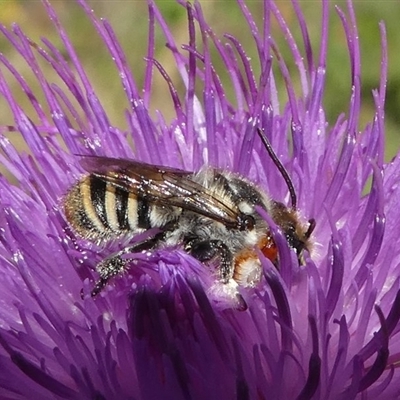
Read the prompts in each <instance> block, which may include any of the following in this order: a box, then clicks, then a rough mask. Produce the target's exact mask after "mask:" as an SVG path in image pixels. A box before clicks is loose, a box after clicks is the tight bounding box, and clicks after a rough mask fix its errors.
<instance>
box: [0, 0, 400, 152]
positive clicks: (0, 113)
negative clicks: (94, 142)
mask: <svg viewBox="0 0 400 400" xmlns="http://www.w3.org/2000/svg"><path fill="white" fill-rule="evenodd" d="M155 2H156V4H157V5H158V7H159V8H160V10H161V12H162V13H163V15H164V18H165V19H166V20H167V22H168V25H169V27H170V29H171V30H172V31H173V32H174V35H175V39H176V42H177V44H178V45H180V44H183V43H187V19H186V12H185V9H184V8H183V7H181V6H179V5H178V4H177V3H176V2H175V1H174V0H155ZM88 3H89V5H90V6H91V7H92V8H93V9H94V11H95V13H96V15H97V16H99V17H104V18H106V19H107V20H108V21H109V22H110V23H111V25H112V26H113V27H114V30H115V31H116V34H117V37H118V38H119V40H120V42H121V44H122V47H123V48H124V50H125V52H126V55H127V58H128V62H129V65H130V66H131V69H132V72H133V75H134V77H135V79H136V80H137V82H138V84H139V87H141V82H142V81H143V74H144V71H145V61H144V60H143V57H144V56H145V54H146V50H147V33H148V31H147V29H148V16H147V4H146V1H145V0H111V1H106V0H103V1H95V0H94V1H90V0H89V1H88ZM299 3H300V6H301V8H302V10H303V12H304V14H305V18H306V20H307V22H308V29H309V32H310V34H311V40H312V43H313V45H314V50H315V54H314V57H315V59H317V58H318V48H319V47H318V43H319V40H320V21H321V18H320V16H321V4H320V0H312V1H305V0H299ZM51 4H52V5H53V7H54V8H55V10H56V12H57V14H58V15H59V18H60V19H61V21H62V23H63V25H64V27H65V30H66V31H67V32H68V34H69V37H70V39H71V41H72V42H73V43H74V45H75V48H76V51H77V53H78V55H79V57H80V60H81V62H82V64H83V65H84V67H85V69H86V73H87V75H88V77H89V78H90V80H91V82H92V84H93V86H94V87H95V90H96V92H97V94H98V96H99V97H100V99H101V100H102V101H103V104H104V107H105V108H106V110H107V112H108V114H109V116H110V120H111V121H112V123H114V124H117V125H118V126H120V127H121V128H123V129H124V128H126V122H125V117H124V109H125V107H126V100H125V97H124V94H123V92H122V89H121V86H120V80H119V77H118V74H117V71H116V70H115V68H114V65H113V63H112V60H111V59H110V57H109V55H108V53H107V51H106V49H105V47H104V46H103V45H102V42H101V40H100V39H99V37H98V36H97V34H96V32H95V30H94V28H93V26H92V25H91V23H90V21H89V19H88V18H87V16H86V15H85V13H84V12H83V11H82V9H81V8H80V7H79V6H78V5H77V4H75V1H72V0H53V1H51ZM200 4H201V6H202V9H203V12H204V14H205V17H206V20H207V21H208V23H209V24H210V25H211V26H212V27H213V28H214V29H215V31H216V33H217V34H218V35H222V34H223V33H230V34H233V35H234V36H236V37H237V38H238V39H239V40H240V41H241V43H242V44H243V46H244V48H245V50H246V51H247V52H248V55H249V56H250V57H252V59H255V60H256V59H257V57H256V48H255V45H254V42H253V41H252V37H251V34H250V32H249V29H248V26H247V25H246V24H245V21H244V19H243V17H242V15H241V13H240V10H239V8H238V7H237V5H236V2H235V1H234V0H200ZM247 4H248V6H249V9H250V10H251V12H252V13H253V15H254V16H255V18H256V20H258V22H259V23H260V24H261V17H262V4H263V1H262V0H250V1H247ZM276 4H277V5H278V6H279V9H280V10H281V13H282V14H283V16H284V18H285V19H286V21H287V23H288V25H289V26H290V28H291V30H292V32H293V34H294V35H295V37H296V38H297V42H298V44H299V46H300V48H301V50H303V47H302V44H301V43H302V42H301V41H300V30H299V27H298V23H297V19H296V16H295V15H294V12H293V7H292V4H291V2H290V1H288V0H276ZM334 4H337V5H338V6H339V7H341V8H342V9H343V10H346V3H345V2H344V1H334V0H332V1H331V18H330V28H329V29H330V35H329V55H328V62H327V86H326V91H325V96H324V105H325V110H326V113H327V119H328V122H329V123H330V124H333V123H334V122H335V121H336V119H337V117H338V115H339V114H341V113H345V114H347V113H348V107H349V99H350V94H351V86H350V64H349V57H348V48H347V43H346V39H345V36H344V33H343V27H342V25H341V21H340V19H339V17H338V15H337V13H336V11H335V8H334ZM354 7H355V11H356V17H357V21H358V31H359V37H360V43H361V67H362V85H363V86H362V115H361V124H360V127H359V128H360V130H362V129H363V127H364V125H365V123H367V122H370V121H372V119H373V115H374V105H373V98H372V94H371V91H372V89H373V88H377V87H378V86H379V78H380V56H381V49H380V33H379V26H378V24H379V22H380V21H384V22H385V24H386V28H387V36H388V52H389V81H388V87H387V100H386V120H385V123H386V132H387V150H386V160H390V159H391V158H392V157H393V156H394V155H395V154H396V153H397V151H398V148H399V144H400V131H399V128H398V127H399V123H400V113H399V110H400V107H399V105H400V71H399V65H400V51H399V47H400V29H399V28H398V21H399V17H400V2H399V1H393V2H392V1H390V2H389V1H388V2H386V1H385V2H375V1H355V2H354ZM0 22H1V23H2V24H3V25H6V26H7V27H10V26H11V24H12V23H13V22H16V23H18V24H19V25H20V26H21V27H22V28H23V30H24V32H25V33H26V34H27V35H28V36H29V37H31V38H32V39H33V40H34V41H36V42H39V41H40V37H46V38H48V39H49V40H50V41H51V42H53V43H54V44H55V45H56V47H58V48H59V49H63V45H62V43H61V40H60V38H59V37H58V33H57V31H56V29H55V28H54V26H53V24H52V22H51V21H50V19H49V17H48V16H47V14H46V11H45V9H44V8H43V5H42V4H41V2H40V1H32V0H0ZM259 26H261V25H259ZM273 29H274V32H275V34H274V38H275V40H276V41H277V42H278V44H279V47H280V50H281V52H282V54H283V55H284V59H285V61H286V62H287V63H288V66H289V69H290V71H292V76H293V79H294V80H295V81H296V79H297V84H296V86H297V87H298V88H299V85H298V75H297V73H296V69H295V66H294V64H293V60H292V58H291V56H289V52H288V48H287V45H286V43H285V41H284V38H283V34H282V33H281V31H280V30H279V28H278V27H277V24H276V23H275V24H274V27H273ZM156 33H157V36H156V39H157V45H156V49H157V50H156V58H157V59H158V60H159V61H160V62H161V64H162V65H163V66H164V67H165V68H166V69H167V71H168V73H169V74H170V76H171V77H172V79H173V81H174V83H175V84H177V86H179V83H178V82H179V77H178V75H177V71H176V69H175V64H174V62H173V60H172V57H171V54H170V52H169V50H168V49H166V48H165V46H164V44H165V39H164V38H163V37H162V35H161V32H160V30H159V29H157V31H156ZM62 51H63V52H64V54H65V51H64V50H62ZM0 52H2V53H3V54H4V55H5V56H6V57H7V58H8V59H9V60H10V62H11V63H13V64H14V65H18V69H19V71H20V72H21V73H22V74H23V75H24V77H25V78H26V79H27V80H28V82H30V84H32V86H33V87H34V88H38V85H37V83H35V82H34V81H31V78H32V73H31V72H30V70H29V66H28V65H26V64H25V63H24V62H23V61H22V59H21V58H20V57H19V56H18V55H17V54H16V52H15V50H13V49H12V47H11V46H10V44H9V43H8V42H7V41H6V40H5V39H4V37H3V36H2V35H0ZM285 54H286V55H287V57H285ZM254 66H255V69H256V68H257V67H256V64H254ZM43 68H46V65H45V64H44V63H43ZM217 70H218V68H217ZM223 71H224V70H223V66H222V65H221V66H220V70H219V72H220V76H221V77H223V75H224V74H223ZM49 74H52V72H51V71H49ZM46 76H47V75H46ZM154 79H155V80H156V82H157V85H156V86H155V90H154V92H153V94H152V106H153V111H154V110H156V109H159V110H160V111H161V112H162V113H163V114H164V115H166V116H167V117H166V118H167V119H168V116H169V117H171V116H172V114H171V113H172V109H171V108H169V107H170V103H171V102H170V98H169V94H166V90H167V86H166V84H165V82H164V81H163V79H162V78H161V77H160V76H159V74H158V73H156V74H155V76H154ZM54 81H55V82H59V80H57V78H54ZM15 90H16V93H17V95H20V94H18V85H17V84H15ZM38 91H39V90H38ZM280 92H281V93H282V95H283V96H284V95H285V90H284V88H282V90H280ZM35 94H36V92H35ZM38 97H39V98H40V96H38ZM166 99H167V101H166ZM232 100H233V99H232ZM24 102H25V99H24V98H23V96H21V103H22V104H25V103H24ZM26 107H29V106H28V105H27V106H26ZM9 124H13V120H12V118H11V116H10V112H9V110H8V109H7V107H6V106H5V104H4V101H3V100H0V125H9ZM10 135H11V136H13V134H10ZM14 135H15V134H14Z"/></svg>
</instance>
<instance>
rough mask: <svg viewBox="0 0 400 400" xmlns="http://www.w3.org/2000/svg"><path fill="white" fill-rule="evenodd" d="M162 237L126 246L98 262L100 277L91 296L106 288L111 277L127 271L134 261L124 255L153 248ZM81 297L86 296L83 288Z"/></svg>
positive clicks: (157, 236) (158, 236) (97, 268)
mask: <svg viewBox="0 0 400 400" xmlns="http://www.w3.org/2000/svg"><path fill="white" fill-rule="evenodd" d="M160 238H161V235H156V236H155V237H152V238H149V239H146V240H144V241H142V242H139V243H136V244H134V245H132V246H129V247H126V248H125V249H123V250H121V251H119V252H118V253H115V254H113V255H112V256H110V257H107V258H106V259H104V260H103V261H101V262H100V263H99V264H97V265H96V271H97V272H98V273H99V274H100V278H99V279H98V280H97V281H96V283H95V285H94V287H93V289H92V290H91V292H90V296H91V297H95V296H97V295H98V294H99V293H100V292H101V291H102V290H103V289H104V287H105V286H106V284H107V282H108V281H109V280H110V279H111V278H113V277H114V276H116V275H119V274H121V273H123V272H124V271H125V269H126V266H127V265H128V264H129V263H130V262H131V261H132V260H131V259H129V258H124V257H123V256H124V255H125V254H129V253H138V252H140V251H144V250H149V249H152V248H154V247H155V246H156V245H157V243H158V241H159V240H160ZM81 297H82V298H84V294H83V290H81Z"/></svg>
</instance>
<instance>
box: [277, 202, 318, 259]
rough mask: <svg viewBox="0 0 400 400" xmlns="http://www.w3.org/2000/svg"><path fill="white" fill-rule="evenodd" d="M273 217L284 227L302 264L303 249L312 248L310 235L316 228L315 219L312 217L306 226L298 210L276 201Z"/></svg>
mask: <svg viewBox="0 0 400 400" xmlns="http://www.w3.org/2000/svg"><path fill="white" fill-rule="evenodd" d="M272 209H273V213H272V218H273V220H274V221H275V223H276V224H277V225H278V226H279V227H280V228H281V229H282V231H283V233H284V234H285V236H286V240H287V242H288V244H289V246H290V247H291V248H292V249H294V251H295V252H296V254H297V258H298V260H299V263H300V264H303V263H304V262H303V258H302V254H303V250H309V248H310V240H309V239H310V236H311V234H312V232H313V231H314V228H315V220H314V219H310V220H309V221H308V224H307V225H306V226H305V225H304V224H303V223H302V222H301V221H300V220H299V217H298V214H297V212H296V210H293V209H292V208H288V207H286V206H285V205H284V204H282V203H279V202H274V206H273V208H272Z"/></svg>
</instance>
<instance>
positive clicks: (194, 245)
mask: <svg viewBox="0 0 400 400" xmlns="http://www.w3.org/2000/svg"><path fill="white" fill-rule="evenodd" d="M185 249H186V251H187V252H188V253H189V254H190V255H192V256H193V257H194V258H196V259H197V260H199V261H201V262H203V261H210V260H211V259H213V258H215V257H218V258H219V260H220V266H219V274H220V278H221V280H222V282H223V283H228V282H229V280H230V279H232V277H233V272H234V270H233V264H232V253H231V251H230V250H229V249H228V247H227V245H226V244H225V243H224V242H222V241H221V240H199V239H193V240H189V241H188V242H187V244H186V246H185Z"/></svg>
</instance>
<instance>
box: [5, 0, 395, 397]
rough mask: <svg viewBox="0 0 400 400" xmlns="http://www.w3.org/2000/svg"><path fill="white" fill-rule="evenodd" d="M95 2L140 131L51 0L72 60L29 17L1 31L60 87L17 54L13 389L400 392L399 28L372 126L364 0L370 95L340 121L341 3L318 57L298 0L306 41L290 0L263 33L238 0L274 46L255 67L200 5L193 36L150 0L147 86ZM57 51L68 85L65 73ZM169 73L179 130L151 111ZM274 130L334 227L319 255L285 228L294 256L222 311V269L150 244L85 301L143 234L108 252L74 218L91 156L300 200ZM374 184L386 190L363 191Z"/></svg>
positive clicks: (146, 393) (12, 150) (295, 173)
mask: <svg viewBox="0 0 400 400" xmlns="http://www.w3.org/2000/svg"><path fill="white" fill-rule="evenodd" d="M79 3H80V4H81V6H82V8H83V9H84V10H85V12H86V14H87V16H88V18H90V20H91V21H92V22H93V24H94V26H95V27H96V29H97V31H98V33H99V35H100V36H101V38H102V39H103V41H104V46H105V47H106V48H107V49H108V51H109V52H110V55H111V57H112V58H113V60H114V62H115V65H116V68H117V70H118V72H119V76H120V78H121V83H122V86H123V88H124V91H125V93H126V97H127V100H128V104H129V107H128V109H127V110H126V111H125V115H126V120H127V123H128V127H129V128H128V130H127V132H125V131H123V130H121V129H119V128H118V127H115V126H113V125H112V124H111V123H110V121H109V119H108V118H107V115H106V113H105V111H104V109H103V107H102V103H101V99H99V98H98V97H97V96H96V93H95V92H94V90H93V88H92V86H91V84H90V80H89V78H88V76H87V75H86V72H85V70H84V68H83V66H82V65H81V64H80V62H79V60H78V57H77V56H76V53H75V51H74V48H73V45H72V43H71V42H70V41H69V39H68V36H67V34H66V33H65V31H64V29H63V27H62V25H61V23H60V21H59V20H58V18H57V15H56V14H55V12H54V10H53V9H52V7H51V5H50V4H49V3H48V2H45V3H44V6H45V8H46V10H47V12H48V14H49V16H50V18H51V19H52V20H53V22H54V24H55V26H56V28H57V30H58V32H59V34H60V37H61V40H62V42H63V45H64V48H65V54H67V59H68V61H67V60H66V59H65V58H64V56H63V55H62V53H61V52H60V50H59V49H57V48H56V47H55V46H54V45H53V44H51V43H50V42H49V41H48V40H46V39H43V42H42V43H41V44H40V45H39V44H36V43H34V42H33V41H31V40H30V39H29V38H28V37H26V36H25V34H24V33H23V31H22V30H21V28H20V27H19V26H17V25H14V26H13V27H12V28H11V30H9V29H7V28H6V27H4V26H1V27H0V30H1V32H2V34H3V35H4V37H5V38H6V39H7V40H8V41H9V43H10V44H11V45H12V46H14V48H15V52H16V53H18V54H20V55H21V56H22V57H23V58H24V59H25V60H26V62H27V63H28V65H29V66H30V67H31V69H32V72H33V73H34V75H35V77H36V79H37V81H38V83H39V85H40V87H41V89H42V91H43V94H44V100H43V101H41V102H39V100H38V97H37V94H35V93H34V91H33V89H32V88H30V87H29V86H28V84H27V83H26V82H25V80H24V78H23V76H22V75H21V73H20V72H19V71H18V70H17V69H16V68H15V67H14V66H13V65H12V64H11V62H10V61H9V60H7V59H6V58H5V57H4V56H3V55H0V94H1V96H2V98H3V99H4V100H5V101H6V103H7V104H8V106H9V109H10V115H11V116H12V119H13V121H6V122H5V123H4V124H2V125H1V126H0V129H1V131H0V146H1V152H0V161H1V163H2V165H3V166H4V167H5V168H6V169H7V170H8V171H9V173H10V174H11V175H12V176H13V181H15V182H17V183H10V181H9V180H8V179H6V178H5V177H4V176H1V177H0V202H1V209H0V226H1V231H0V232H1V234H0V239H1V242H0V268H1V275H2V281H1V283H0V287H1V288H0V293H1V296H0V300H1V307H0V344H1V347H0V398H2V399H3V398H4V399H28V398H29V399H86V398H87V399H93V398H96V399H174V400H177V399H205V398H221V399H233V398H237V399H335V400H336V399H343V400H345V399H346V400H347V399H355V398H360V399H361V398H363V399H364V398H371V399H372V398H373V399H378V398H380V399H392V398H393V399H394V398H398V396H400V384H398V381H399V376H398V375H399V373H398V370H397V369H396V366H397V365H399V361H400V341H399V337H398V336H397V333H398V331H399V324H398V321H399V318H400V296H399V278H398V276H399V263H398V258H399V257H398V255H397V252H396V250H397V249H398V248H399V246H400V243H399V241H400V238H399V235H398V233H397V229H398V226H399V224H400V221H399V219H400V213H399V211H398V207H397V204H398V199H399V196H400V193H399V191H400V189H399V186H398V181H399V179H400V176H399V175H400V173H399V171H400V168H399V167H400V166H399V162H400V161H399V158H396V159H394V160H393V161H392V162H391V163H389V164H384V162H383V141H384V99H385V85H386V68H387V59H386V42H385V29H384V26H383V25H381V35H382V62H381V84H380V87H379V88H378V89H377V90H375V91H374V92H373V98H374V101H375V110H376V112H375V115H374V118H373V120H372V121H371V123H370V124H369V125H367V127H366V128H365V129H364V130H363V131H360V130H359V121H358V118H359V112H360V61H359V46H358V34H357V28H356V23H355V16H354V12H353V8H352V5H351V3H350V2H349V3H348V10H347V14H348V16H346V14H345V13H344V12H343V11H342V10H341V9H339V8H337V9H336V11H337V14H338V16H339V17H340V19H341V20H342V23H343V27H344V31H345V33H346V37H347V42H348V48H349V59H350V63H351V79H352V97H351V101H350V104H349V109H348V110H347V113H346V114H347V117H345V116H344V115H342V116H340V117H339V118H338V119H337V121H336V123H335V124H334V125H333V126H329V125H328V124H327V122H326V120H325V115H324V109H323V106H322V100H323V96H324V84H325V73H326V70H325V67H326V66H325V62H326V54H327V41H328V20H329V18H330V15H329V4H328V1H325V0H324V1H323V3H322V4H323V15H322V31H321V42H320V48H319V49H318V50H315V49H312V48H311V45H310V41H309V37H308V33H307V26H306V22H305V20H304V18H303V16H302V13H301V10H300V8H299V4H298V2H297V1H296V0H293V7H294V10H295V14H296V16H297V20H298V23H299V25H300V28H301V32H302V37H303V45H304V49H305V50H304V53H302V52H301V50H300V49H299V47H298V44H297V43H296V41H295V40H294V39H293V38H292V36H291V34H290V31H289V29H288V26H287V25H286V23H285V21H284V19H283V17H282V15H281V14H280V12H279V8H278V7H277V4H275V3H274V2H273V1H268V0H265V1H264V8H263V10H264V11H263V12H264V19H263V20H264V26H262V27H258V26H257V25H256V23H255V21H254V19H253V16H252V15H251V13H250V12H249V10H248V9H247V7H246V4H245V2H244V0H238V2H237V6H238V7H239V8H240V10H241V11H242V13H243V16H244V21H245V22H246V23H247V24H248V27H249V29H250V31H251V33H252V35H253V38H254V44H255V46H256V48H257V51H258V55H259V58H258V59H257V60H253V61H252V62H251V61H250V60H249V57H248V56H247V53H246V49H244V48H243V47H242V45H241V44H240V42H239V41H238V40H237V39H236V38H235V37H233V36H231V35H226V36H225V37H223V38H221V37H218V36H217V35H216V34H215V33H214V32H213V30H212V28H211V27H210V26H208V25H207V22H206V21H205V19H204V18H203V15H202V12H201V7H200V5H199V3H195V5H194V6H191V5H188V4H182V5H183V6H184V7H186V9H187V14H188V22H189V43H188V44H187V45H185V46H183V48H182V49H180V48H179V46H178V44H176V43H175V41H174V38H173V36H172V33H171V31H170V30H169V28H168V26H167V24H166V22H165V20H164V19H163V17H162V15H161V14H160V12H159V10H158V9H157V7H156V5H155V4H154V3H153V1H151V0H148V4H149V17H150V18H149V21H150V24H149V43H148V53H147V55H146V62H145V69H146V71H145V80H144V83H143V88H142V89H140V88H139V87H138V84H137V83H136V82H135V80H134V78H133V76H132V73H131V70H130V66H129V65H127V62H126V60H125V57H124V54H123V51H122V49H121V48H120V46H119V44H118V41H117V39H116V38H115V35H114V33H113V30H112V28H111V27H110V25H109V24H108V23H107V21H105V20H99V19H97V17H96V16H95V15H94V14H93V13H92V12H91V11H90V9H89V8H88V6H87V4H86V3H85V2H84V1H83V0H79ZM272 17H274V18H276V19H277V21H278V24H279V26H280V29H281V33H280V34H283V35H284V36H285V37H286V38H287V41H288V45H289V48H290V49H291V52H292V56H293V60H294V62H295V64H296V66H297V68H298V73H299V76H300V82H301V90H300V93H297V92H296V90H295V88H294V86H293V84H292V79H291V75H290V74H289V72H288V68H287V67H286V64H285V62H286V61H287V60H285V59H283V58H282V57H281V56H280V54H279V49H278V48H277V46H276V43H275V40H274V37H273V36H271V35H270V33H271V30H270V21H271V18H272ZM156 25H158V26H159V27H160V28H161V30H162V32H163V34H164V37H165V41H166V43H167V47H168V49H169V50H170V51H171V53H172V55H173V57H174V59H175V62H176V69H177V70H178V71H179V73H180V76H181V79H182V81H183V84H184V87H185V90H186V92H185V95H184V96H183V97H181V96H180V94H179V93H178V91H177V89H176V85H177V84H176V83H174V82H173V81H172V79H171V78H170V77H169V76H168V74H167V73H166V71H165V70H164V69H163V66H162V65H160V63H159V62H158V61H157V60H156V59H155V57H154V54H155V42H154V36H155V35H154V32H155V27H156ZM196 27H198V28H199V30H196ZM198 32H200V33H198ZM212 48H214V49H216V50H217V53H218V55H219V57H220V59H221V61H222V63H223V65H224V66H225V68H226V74H227V77H228V78H229V79H230V82H231V83H230V86H231V87H232V89H233V92H234V94H235V98H234V101H233V102H230V101H229V100H228V97H227V95H226V85H224V84H223V83H222V79H221V77H220V76H218V75H217V73H216V69H215V68H214V65H213V62H212V57H211V52H212ZM43 61H45V62H46V63H48V64H49V65H50V66H51V67H52V68H53V69H54V71H55V73H56V74H57V75H58V77H59V79H60V82H62V85H60V84H59V83H57V84H56V83H54V82H52V81H50V79H48V77H46V76H45V74H44V72H43V70H42V69H41V65H42V64H41V63H42V62H43ZM256 64H257V65H256ZM274 64H276V65H277V66H278V71H279V74H280V75H281V76H282V77H283V79H284V82H285V84H286V90H287V98H288V101H287V102H286V103H284V104H281V103H279V101H278V90H277V85H276V79H278V77H277V76H275V75H274V72H273V69H272V66H273V65H274ZM255 66H256V67H257V68H258V69H259V70H260V71H261V73H260V74H259V75H258V74H256V73H255V72H254V71H255ZM156 72H158V73H160V74H161V75H162V76H163V77H164V79H165V81H166V83H167V85H168V88H169V95H170V97H171V99H170V100H169V101H171V102H172V103H173V105H174V108H175V111H176V115H175V117H174V118H173V119H172V121H171V122H169V123H167V122H165V120H164V118H163V116H162V113H161V112H160V113H157V117H156V118H153V117H151V115H150V112H149V107H150V105H151V101H152V90H153V75H154V74H155V73H156ZM275 73H276V72H275ZM15 82H16V83H17V84H18V85H19V87H20V89H21V90H22V92H23V93H24V94H25V95H26V97H27V99H28V100H29V101H30V104H31V107H30V110H29V112H28V110H25V109H24V108H22V107H21V105H20V102H19V101H20V100H19V99H17V98H16V97H15V94H14V93H13V91H12V90H11V87H12V84H15ZM199 88H201V89H200V90H199ZM326 95H329V94H326ZM165 96H166V97H167V93H166V94H165ZM258 127H261V128H262V129H263V130H264V131H265V132H266V133H267V135H268V137H269V138H270V141H271V143H272V146H273V148H274V150H275V151H276V153H277V154H278V155H279V158H280V160H281V161H282V163H283V164H284V165H285V167H286V168H287V169H288V171H289V173H290V175H291V177H292V179H293V182H294V185H295V187H296V189H297V194H298V198H299V201H298V208H299V210H300V212H301V215H302V216H303V217H304V218H305V219H308V218H315V220H316V223H317V225H316V230H315V232H314V235H313V240H314V242H315V244H314V249H313V250H312V251H311V254H310V255H308V254H305V258H306V260H305V261H306V262H305V265H300V266H299V265H298V262H297V260H296V257H295V256H294V255H293V254H292V252H291V251H289V250H290V249H289V247H288V245H287V241H286V239H285V237H284V235H283V234H282V233H281V231H280V230H279V229H277V228H276V227H272V228H271V229H272V231H273V233H274V236H275V241H276V243H277V245H278V248H279V257H280V260H279V266H280V269H279V271H278V270H277V269H276V268H274V267H273V266H272V264H271V262H269V261H268V260H265V259H263V268H264V278H263V280H262V282H261V283H260V285H259V286H258V287H257V288H256V289H254V290H250V289H244V290H243V295H244V296H245V297H246V301H247V303H248V305H249V308H248V310H247V311H245V312H240V311H237V310H235V309H234V308H230V307H222V306H221V304H219V300H220V299H219V297H218V294H216V293H212V292H210V288H211V287H212V285H213V282H214V280H215V278H213V276H212V274H211V273H210V271H208V270H207V269H206V268H205V267H204V266H203V265H202V264H201V263H199V262H198V261H196V260H195V259H193V258H192V257H190V256H189V255H187V254H186V253H184V252H183V250H182V249H162V250H157V251H154V252H153V253H152V254H151V255H148V254H139V255H137V259H138V260H137V265H134V266H132V268H130V270H129V273H128V274H125V275H124V276H121V277H120V278H117V279H114V280H113V281H112V283H110V284H109V285H108V286H107V288H106V289H105V290H104V292H103V293H102V294H101V295H99V296H98V297H97V298H95V299H92V298H85V299H84V300H82V299H81V297H80V290H81V288H82V287H83V288H84V291H86V292H87V291H89V290H90V287H92V285H93V280H94V279H96V277H97V275H96V272H95V271H94V267H95V265H96V264H97V263H98V262H99V261H101V260H102V259H103V258H104V257H106V256H108V255H109V254H112V253H113V252H115V251H116V250H118V249H119V248H120V247H121V246H122V245H123V243H110V244H109V245H107V246H106V247H105V248H99V247H98V246H96V245H95V244H93V243H88V242H84V241H81V240H78V239H77V238H76V237H75V235H74V233H73V232H72V231H71V229H70V228H69V226H68V224H67V223H66V221H65V217H64V215H63V211H62V198H63V196H64V195H65V193H66V192H67V190H68V189H69V188H70V187H71V185H73V184H74V182H76V180H77V179H78V178H79V176H80V175H81V174H82V173H83V172H84V171H83V169H82V167H81V166H80V163H79V158H78V157H77V155H102V156H108V157H125V158H132V159H137V160H140V161H143V162H148V163H153V164H158V165H159V164H163V165H168V166H171V167H177V168H181V169H185V170H197V169H199V168H200V167H201V166H202V165H203V164H210V165H212V166H216V167H220V168H223V169H228V170H232V171H235V172H239V173H241V174H242V175H243V176H246V177H248V178H249V179H250V180H252V181H253V182H255V183H257V184H258V185H260V187H262V188H263V189H264V190H265V191H266V192H267V193H269V194H270V196H271V197H272V198H273V199H277V200H279V201H284V202H285V203H286V204H289V195H288V193H287V187H286V185H285V184H284V183H283V182H282V177H281V175H280V174H279V172H278V171H277V169H276V166H275V165H274V163H273V161H272V160H271V159H270V157H268V156H267V154H266V150H265V148H264V147H263V145H262V143H261V141H260V140H259V139H258V137H257V134H256V129H257V128H258ZM10 136H18V137H21V138H22V140H23V141H24V142H25V143H26V145H27V146H28V148H29V153H28V154H27V153H23V152H20V151H18V150H17V149H16V147H15V146H14V145H13V144H12V142H11V141H10V140H9V137H10ZM288 138H290V143H291V145H289V141H288ZM131 140H132V141H133V142H134V145H135V149H134V150H133V149H132V147H131V146H130V144H129V143H130V141H131ZM60 143H62V145H61V144H60ZM371 178H372V184H371V189H370V191H369V192H368V194H363V193H364V188H365V186H366V185H367V182H368V181H369V180H370V179H371ZM397 193H399V196H398V195H397ZM265 218H266V219H267V220H268V218H269V216H268V215H265ZM135 240H136V238H135Z"/></svg>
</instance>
